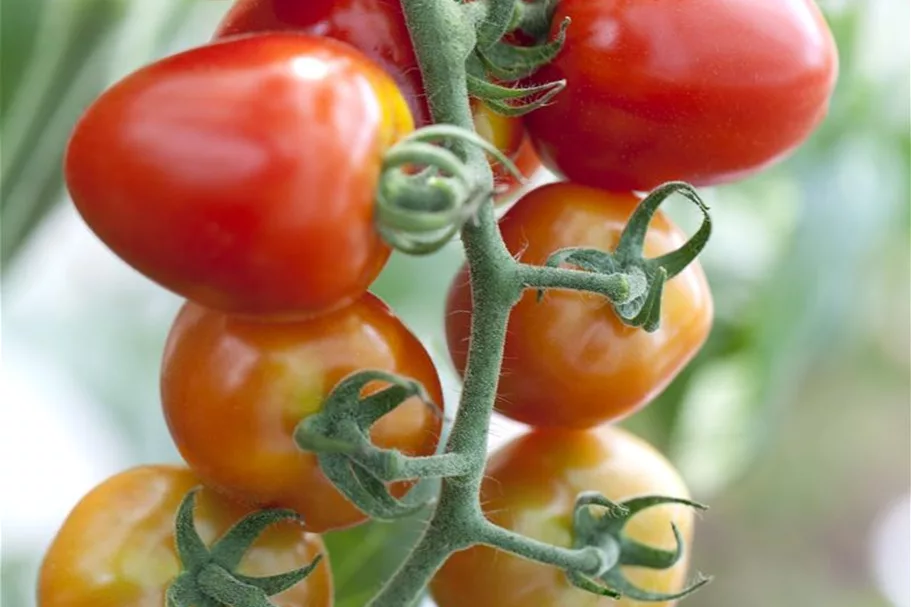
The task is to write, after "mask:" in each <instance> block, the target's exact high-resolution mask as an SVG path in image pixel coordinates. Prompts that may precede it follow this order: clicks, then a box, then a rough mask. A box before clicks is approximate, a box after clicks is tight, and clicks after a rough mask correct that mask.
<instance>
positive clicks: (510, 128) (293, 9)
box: [215, 0, 540, 196]
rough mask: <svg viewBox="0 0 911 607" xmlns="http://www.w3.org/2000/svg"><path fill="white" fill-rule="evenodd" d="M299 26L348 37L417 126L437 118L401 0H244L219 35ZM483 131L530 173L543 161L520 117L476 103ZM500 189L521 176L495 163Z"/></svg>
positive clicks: (507, 188)
mask: <svg viewBox="0 0 911 607" xmlns="http://www.w3.org/2000/svg"><path fill="white" fill-rule="evenodd" d="M287 30H297V31H301V32H305V33H308V34H311V35H315V36H326V37H329V38H334V39H336V40H341V41H343V42H346V43H348V44H350V45H352V46H354V47H355V48H357V49H358V50H360V51H361V52H363V53H364V54H366V55H367V56H368V57H370V58H371V59H373V60H374V61H375V62H377V63H378V64H379V65H380V66H382V67H383V69H384V70H386V72H387V73H388V74H390V75H391V76H392V77H393V78H394V79H395V81H396V83H397V84H398V85H399V88H400V89H401V90H402V92H403V93H404V95H405V99H406V100H407V101H408V105H409V106H410V108H411V112H412V115H413V116H414V118H415V122H416V124H417V125H418V126H425V125H428V124H431V123H432V122H433V120H432V118H431V115H430V108H429V107H428V105H427V94H426V93H425V92H424V83H423V80H422V78H421V70H420V67H419V66H418V60H417V57H416V56H415V53H414V47H413V46H412V44H411V36H410V34H409V33H408V26H407V25H406V24H405V15H404V13H403V12H402V6H401V4H400V2H399V0H306V1H303V2H302V1H301V0H240V1H239V2H237V3H236V4H235V5H234V6H233V7H232V8H231V10H230V11H229V12H228V14H227V15H226V16H225V18H224V19H223V20H222V22H221V24H220V25H219V27H218V30H217V32H216V34H215V35H216V38H220V37H224V36H234V35H237V34H246V33H250V32H263V31H287ZM473 107H474V112H475V124H476V125H477V126H478V130H479V131H480V133H481V134H482V135H483V136H485V137H486V138H487V139H488V140H489V141H491V142H492V143H494V144H495V145H497V147H499V148H500V150H502V151H503V152H504V153H505V154H506V155H507V156H508V157H509V158H510V159H512V160H513V161H514V162H516V163H518V164H519V165H520V166H519V168H520V169H522V170H523V173H525V174H526V175H530V174H531V173H532V172H533V171H534V170H535V169H537V168H538V167H539V166H540V161H539V160H538V159H537V156H536V155H535V154H534V151H533V149H532V146H531V144H530V143H529V142H528V141H527V138H526V133H525V128H524V127H523V125H522V121H521V119H519V118H507V117H505V116H500V115H496V114H494V112H493V111H492V110H491V109H490V108H489V107H487V106H485V105H484V104H483V103H480V102H477V103H474V104H473ZM494 174H495V175H494V176H495V177H496V180H497V186H498V188H497V189H498V192H499V193H500V194H501V195H502V196H505V195H507V194H509V193H510V192H512V191H513V190H515V189H516V187H517V186H518V183H517V182H516V180H515V179H514V178H513V177H512V176H511V175H510V174H509V173H507V172H506V171H505V170H503V168H502V167H501V166H499V165H494Z"/></svg>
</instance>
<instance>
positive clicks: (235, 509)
mask: <svg viewBox="0 0 911 607" xmlns="http://www.w3.org/2000/svg"><path fill="white" fill-rule="evenodd" d="M198 485H199V481H198V480H197V479H196V477H195V476H193V473H192V472H190V471H189V470H187V469H186V468H184V467H178V466H142V467H139V468H133V469H131V470H128V471H126V472H122V473H120V474H118V475H116V476H113V477H111V478H109V479H108V480H106V481H105V482H103V483H102V484H100V485H99V486H97V487H95V488H94V489H93V490H92V491H91V492H90V493H89V494H88V495H86V496H85V497H84V498H82V501H80V502H79V504H78V505H77V506H76V507H75V508H74V509H73V511H72V512H71V513H70V515H69V517H67V519H66V522H64V524H63V527H62V528H61V529H60V531H59V532H58V533H57V537H56V538H55V539H54V542H53V543H52V544H51V547H50V549H48V552H47V554H46V555H45V557H44V562H43V564H42V565H41V571H40V574H39V579H38V607H161V606H162V605H164V604H165V603H164V599H165V596H164V595H165V591H166V590H167V588H168V586H169V585H170V583H171V581H173V579H174V577H175V576H176V575H177V573H178V572H179V571H180V561H179V559H178V557H177V554H176V549H175V542H174V522H175V518H176V516H177V509H178V507H179V506H180V503H181V501H182V500H183V498H184V496H185V495H186V494H187V493H188V492H189V491H190V490H191V489H193V488H194V487H196V486H198ZM250 512H251V509H250V508H248V507H244V506H241V505H239V504H236V503H234V502H230V501H228V500H226V499H225V498H223V497H222V496H220V495H218V494H216V493H214V492H213V491H211V490H209V489H203V490H202V491H201V492H200V493H199V495H198V496H197V505H196V525H197V531H198V532H199V534H200V537H201V538H202V540H203V541H204V542H205V543H206V545H210V544H211V543H212V542H213V541H215V540H216V539H217V538H218V537H219V536H221V535H222V534H223V533H224V532H225V531H227V530H228V529H229V528H230V527H231V526H232V525H234V523H237V522H238V521H239V520H241V519H242V518H243V517H244V516H246V515H247V514H250ZM319 554H323V555H324V557H325V555H326V550H325V547H324V546H323V542H322V540H321V539H320V538H319V536H318V535H313V534H311V533H306V532H304V531H303V530H302V529H301V527H300V525H299V524H297V523H294V522H290V521H283V522H280V523H277V524H275V525H273V526H271V527H269V528H268V529H266V531H265V532H263V534H262V536H260V537H259V538H258V539H257V540H256V542H255V543H254V544H253V547H252V549H251V550H250V551H249V552H248V553H247V555H246V556H245V557H244V560H243V561H242V562H241V565H240V568H239V572H240V573H242V574H245V575H251V576H255V577H261V576H268V575H276V574H279V573H285V572H286V571H292V570H294V569H297V568H299V567H303V566H305V565H307V564H309V563H310V562H311V561H313V559H314V558H315V557H316V556H317V555H319ZM271 600H272V601H273V602H274V604H275V605H276V606H277V607H330V606H331V605H332V574H331V572H330V569H329V562H328V561H327V560H323V561H322V562H321V563H320V564H319V565H318V566H317V567H316V569H314V570H313V571H312V572H311V573H310V575H309V576H308V577H307V578H306V579H305V580H304V581H302V582H300V583H299V584H297V585H295V586H293V587H292V588H289V589H288V590H286V591H285V592H283V593H281V594H279V595H276V596H274V597H271Z"/></svg>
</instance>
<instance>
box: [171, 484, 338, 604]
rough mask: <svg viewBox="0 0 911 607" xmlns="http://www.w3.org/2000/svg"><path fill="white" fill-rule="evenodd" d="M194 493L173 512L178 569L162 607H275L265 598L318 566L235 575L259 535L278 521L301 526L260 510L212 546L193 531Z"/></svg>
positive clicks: (285, 515)
mask: <svg viewBox="0 0 911 607" xmlns="http://www.w3.org/2000/svg"><path fill="white" fill-rule="evenodd" d="M198 492H199V489H194V490H193V491H191V492H190V493H188V494H187V495H186V497H185V498H184V499H183V501H182V502H181V504H180V508H179V509H178V511H177V519H176V521H175V538H176V543H177V554H178V556H179V557H180V562H181V567H182V570H181V572H180V574H178V576H177V577H176V578H175V579H174V581H173V582H172V583H171V585H170V587H169V588H168V590H167V593H166V601H165V602H166V605H167V607H274V605H273V603H272V602H271V601H270V600H269V597H270V596H274V595H277V594H280V593H282V592H284V591H285V590H288V589H289V588H291V587H292V586H294V585H296V584H298V583H300V582H301V581H303V580H304V579H305V578H306V577H307V576H309V575H310V573H312V572H313V570H314V569H315V568H316V567H317V565H319V563H320V561H321V560H322V556H321V555H320V556H317V557H316V558H315V559H314V560H313V561H312V562H311V563H310V564H309V565H307V566H305V567H301V568H300V569H295V570H293V571H288V572H285V573H280V574H277V575H273V576H266V577H251V576H246V575H242V574H240V573H237V572H236V571H235V568H236V567H237V566H238V565H239V564H240V561H241V559H242V558H243V556H244V554H246V552H247V551H248V550H249V549H250V547H251V546H252V545H253V543H254V542H255V541H256V538H258V537H259V536H260V535H261V534H262V532H263V531H265V530H266V529H267V528H268V527H270V526H272V525H274V524H276V523H279V522H281V521H286V520H292V521H297V522H301V518H300V516H299V515H297V514H296V513H294V512H292V511H290V510H260V511H258V512H254V513H253V514H250V515H249V516H247V517H245V518H243V519H241V520H240V521H239V522H238V523H237V524H235V525H234V526H233V527H232V528H231V529H229V530H228V531H227V532H226V533H225V534H224V535H223V536H222V537H221V538H220V539H219V540H218V541H216V542H215V543H214V544H213V545H212V547H211V548H208V547H206V545H205V543H204V542H203V541H202V538H200V537H199V533H198V532H197V530H196V525H195V524H194V522H193V513H194V510H195V509H196V496H197V494H198Z"/></svg>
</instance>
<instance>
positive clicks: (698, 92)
mask: <svg viewBox="0 0 911 607" xmlns="http://www.w3.org/2000/svg"><path fill="white" fill-rule="evenodd" d="M566 17H569V18H571V19H572V25H570V27H569V30H568V33H567V38H566V46H565V47H564V48H563V50H562V52H561V53H560V55H559V56H558V57H557V58H556V60H555V61H554V62H553V63H552V64H550V65H548V66H546V67H544V68H543V69H541V70H540V71H539V72H538V73H537V74H536V75H535V76H534V77H533V79H534V80H535V81H540V82H547V81H553V80H560V79H565V80H566V81H567V86H566V89H565V90H564V91H563V92H561V93H560V94H559V95H558V96H557V97H556V98H555V100H554V102H553V103H551V104H549V105H547V106H545V107H543V108H541V109H539V110H537V111H534V112H532V113H531V114H529V115H528V116H527V117H526V119H525V123H526V125H527V127H528V129H529V132H530V134H531V136H532V138H533V139H534V141H535V145H536V147H537V150H538V153H539V154H540V155H541V158H542V160H543V161H544V163H545V165H546V166H548V167H549V168H551V169H552V170H554V171H555V172H557V173H559V174H561V175H563V176H564V177H566V178H567V179H569V180H571V181H575V182H578V183H582V184H585V185H589V186H593V187H598V188H603V189H608V190H614V191H632V190H638V191H646V190H650V189H652V188H654V187H656V186H658V185H660V184H661V183H664V182H666V181H673V180H683V181H688V182H690V183H693V184H694V185H710V184H716V183H723V182H729V181H733V180H735V179H740V178H743V177H745V176H747V175H750V174H752V173H755V172H756V171H758V170H760V169H762V168H764V167H766V166H768V165H770V164H772V163H774V162H776V161H779V160H781V159H782V158H783V157H785V156H787V155H788V154H789V153H790V152H791V151H793V150H794V149H795V148H796V147H797V146H799V145H800V144H801V143H802V142H803V141H804V140H805V139H806V138H807V137H808V136H809V135H810V133H811V132H812V131H813V129H814V128H815V127H816V126H817V125H818V124H819V123H820V121H821V120H822V119H823V117H824V116H825V114H826V112H827V109H828V105H829V98H830V96H831V94H832V91H833V88H834V86H835V80H836V77H837V73H838V56H837V49H836V47H835V43H834V40H833V38H832V34H831V32H830V31H829V28H828V26H827V25H826V22H825V20H824V19H823V16H822V14H821V13H820V10H819V8H818V7H817V5H816V2H814V0H762V1H756V0H724V1H719V0H649V1H648V2H643V1H641V0H560V2H559V3H558V5H557V9H556V14H555V16H554V21H553V23H554V28H557V27H559V24H560V23H561V21H562V20H563V19H564V18H566ZM555 31H556V30H555Z"/></svg>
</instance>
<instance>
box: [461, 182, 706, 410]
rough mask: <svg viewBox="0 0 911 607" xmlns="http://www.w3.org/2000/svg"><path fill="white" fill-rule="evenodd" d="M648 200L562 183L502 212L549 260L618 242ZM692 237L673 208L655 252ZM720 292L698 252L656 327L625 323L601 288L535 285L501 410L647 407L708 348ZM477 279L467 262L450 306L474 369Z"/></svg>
mask: <svg viewBox="0 0 911 607" xmlns="http://www.w3.org/2000/svg"><path fill="white" fill-rule="evenodd" d="M637 203H638V199H637V198H636V197H635V196H633V195H631V194H624V195H620V194H612V193H609V192H604V191H600V190H595V189H591V188H586V187H583V186H579V185H575V184H570V183H558V184H551V185H547V186H544V187H542V188H538V189H536V190H534V191H532V192H530V193H528V194H526V195H525V196H524V197H523V198H522V199H520V200H519V201H518V202H517V203H516V204H515V206H513V207H512V208H511V209H510V210H509V212H507V213H506V215H505V216H504V217H503V219H502V220H501V221H500V231H501V233H502V235H503V239H504V240H505V241H506V246H507V247H508V248H509V250H510V252H512V253H513V254H514V255H516V256H517V257H518V258H519V259H520V261H523V262H525V263H529V264H537V265H541V264H543V263H544V262H545V261H546V260H547V258H548V257H549V256H550V255H551V254H552V253H554V252H555V251H557V250H558V249H562V248H565V247H594V248H597V249H601V250H611V249H613V247H615V246H616V244H617V242H618V240H619V237H620V234H621V232H622V231H623V228H624V226H625V225H626V220H627V218H628V217H629V216H630V214H631V213H632V211H633V209H634V208H635V207H636V205H637ZM685 240H686V236H685V235H684V234H683V233H682V232H681V231H680V230H679V229H678V228H677V227H676V226H674V225H673V224H672V223H671V222H670V220H668V219H667V218H666V217H665V216H664V215H663V214H661V213H658V214H657V215H656V216H655V217H654V219H653V220H652V222H651V226H650V228H649V231H648V235H647V236H646V241H645V252H646V255H648V256H649V257H655V256H658V255H661V254H663V253H667V252H670V251H671V250H673V249H675V248H677V247H679V246H680V245H682V244H683V243H684V242H685ZM712 316H713V307H712V296H711V293H710V291H709V287H708V283H707V282H706V279H705V275H704V274H703V271H702V268H701V266H700V265H699V263H698V261H697V262H694V263H693V264H691V265H689V266H688V267H687V268H686V269H685V270H684V271H683V272H681V273H680V274H679V275H677V276H676V277H674V278H673V279H671V280H670V281H669V282H668V283H667V285H666V286H665V288H664V296H663V299H662V307H661V327H660V328H659V329H658V330H657V331H656V332H654V333H647V332H645V331H643V330H641V329H636V328H631V327H628V326H626V325H624V324H623V323H622V322H620V320H619V318H618V317H617V315H616V314H615V313H614V311H613V309H612V308H611V307H610V305H608V303H607V302H606V301H605V299H604V298H603V297H601V296H599V295H593V294H584V293H577V292H571V291H560V290H551V291H548V292H547V294H546V295H545V297H544V299H543V300H542V301H540V302H539V301H537V293H536V292H534V291H528V292H526V293H525V295H524V296H523V297H522V299H521V301H519V303H518V304H517V305H516V306H515V308H514V309H513V310H512V313H511V314H510V317H509V326H508V332H507V336H506V347H505V358H504V361H503V371H502V374H501V376H500V383H499V388H498V398H497V404H496V406H497V410H498V411H500V412H501V413H503V414H504V415H506V416H508V417H511V418H512V419H515V420H517V421H520V422H524V423H527V424H531V425H534V426H563V427H574V428H582V427H591V426H595V425H598V424H601V423H603V422H606V421H609V420H612V419H617V418H619V417H622V416H624V415H627V414H629V413H630V412H632V411H635V410H636V409H637V408H639V407H642V406H643V405H645V404H646V403H648V402H649V401H650V400H652V399H653V398H654V397H655V396H656V395H657V394H659V393H660V392H661V391H662V390H663V389H664V388H665V387H666V386H667V385H668V384H669V383H670V381H671V380H672V379H673V378H674V377H675V376H676V375H677V373H679V372H680V370H681V369H682V368H683V367H684V366H685V365H686V363H687V362H688V361H689V360H690V359H691V358H692V357H693V356H694V355H695V354H696V352H698V350H699V348H700V347H701V346H702V344H703V343H704V342H705V339H706V337H707V336H708V333H709V329H710V328H711V324H712ZM470 322H471V287H470V285H469V283H468V270H467V268H463V269H462V270H461V272H460V273H459V274H458V275H457V276H456V278H455V280H454V281H453V283H452V288H451V290H450V293H449V298H448V301H447V306H446V336H447V340H448V343H449V352H450V354H451V355H452V359H453V361H454V363H455V365H456V368H457V369H458V370H459V372H460V373H461V372H464V370H465V364H466V361H467V355H468V336H469V330H470Z"/></svg>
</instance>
